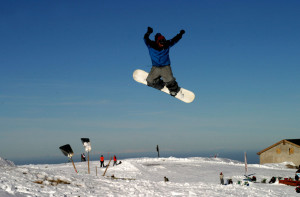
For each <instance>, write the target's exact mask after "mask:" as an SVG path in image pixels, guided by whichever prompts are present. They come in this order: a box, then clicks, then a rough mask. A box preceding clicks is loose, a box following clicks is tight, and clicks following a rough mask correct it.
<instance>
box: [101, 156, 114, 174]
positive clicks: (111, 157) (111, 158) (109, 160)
mask: <svg viewBox="0 0 300 197" xmlns="http://www.w3.org/2000/svg"><path fill="white" fill-rule="evenodd" d="M111 160H112V157H111V158H110V160H109V162H108V164H107V166H106V169H105V171H104V173H103V175H102V176H105V173H106V171H107V169H108V167H109V164H110V162H111Z"/></svg>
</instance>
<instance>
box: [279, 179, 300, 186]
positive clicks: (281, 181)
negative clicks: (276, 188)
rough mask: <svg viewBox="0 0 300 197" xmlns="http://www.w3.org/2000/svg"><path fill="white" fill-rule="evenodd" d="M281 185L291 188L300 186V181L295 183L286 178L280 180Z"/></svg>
mask: <svg viewBox="0 0 300 197" xmlns="http://www.w3.org/2000/svg"><path fill="white" fill-rule="evenodd" d="M279 183H281V184H285V185H290V186H300V181H294V180H292V179H291V178H284V179H283V180H279Z"/></svg>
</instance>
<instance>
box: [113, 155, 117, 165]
mask: <svg viewBox="0 0 300 197" xmlns="http://www.w3.org/2000/svg"><path fill="white" fill-rule="evenodd" d="M115 165H117V157H116V155H114V165H113V166H115Z"/></svg>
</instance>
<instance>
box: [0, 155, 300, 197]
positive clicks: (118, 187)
mask: <svg viewBox="0 0 300 197" xmlns="http://www.w3.org/2000/svg"><path fill="white" fill-rule="evenodd" d="M112 163H113V162H111V164H110V166H109V167H108V169H107V171H106V175H105V176H103V173H104V171H105V168H99V165H100V162H99V161H90V174H88V162H77V163H75V166H76V168H77V170H78V173H76V172H75V170H74V168H73V165H72V163H63V164H51V165H50V164H49V165H21V166H15V165H13V163H12V162H9V161H6V160H4V159H0V196H1V197H8V196H9V197H10V196H18V197H19V196H28V197H29V196H30V197H31V196H38V197H41V196H65V197H69V196H81V197H82V196H95V197H96V196H149V197H152V196H272V197H274V196H278V197H279V196H280V197H282V196H300V194H298V193H296V192H295V187H293V186H287V185H283V184H279V183H278V181H277V182H275V183H274V184H269V183H268V182H269V180H270V179H271V177H273V176H275V177H294V176H295V171H296V170H295V169H289V168H287V167H286V163H282V164H268V165H259V164H248V172H247V173H248V174H253V173H255V176H256V177H257V182H256V183H254V182H248V184H247V182H246V181H243V179H244V178H245V176H244V174H245V165H244V163H242V162H239V161H234V160H230V159H224V158H204V157H192V158H174V157H170V158H137V159H125V160H122V163H121V164H119V165H116V166H113V165H112ZM105 164H106V165H107V164H108V161H105ZM96 167H97V174H96ZM220 172H222V173H223V174H224V179H225V182H226V180H227V179H232V181H233V184H229V185H221V184H220V177H219V175H220ZM164 177H166V178H168V179H169V181H168V182H165V179H164ZM264 179H266V180H267V181H266V183H262V180H264ZM247 185H248V186H247Z"/></svg>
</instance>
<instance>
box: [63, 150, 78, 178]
mask: <svg viewBox="0 0 300 197" xmlns="http://www.w3.org/2000/svg"><path fill="white" fill-rule="evenodd" d="M59 149H60V150H61V152H62V153H63V154H64V155H65V156H67V157H69V159H70V160H71V161H72V164H73V167H74V169H75V172H76V173H78V172H77V170H76V167H75V164H74V161H73V159H72V157H73V155H74V152H73V150H72V148H71V146H70V144H66V145H63V146H61V147H59Z"/></svg>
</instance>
